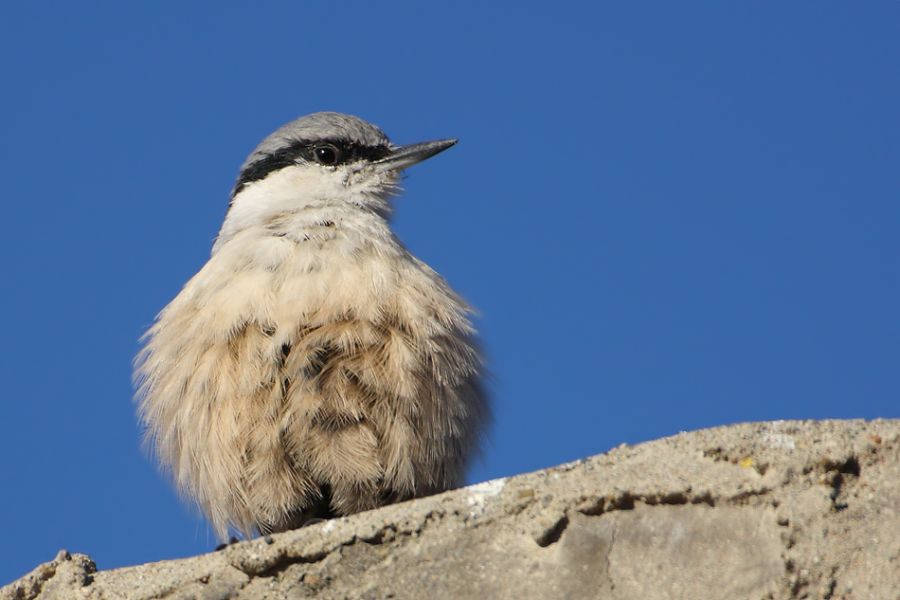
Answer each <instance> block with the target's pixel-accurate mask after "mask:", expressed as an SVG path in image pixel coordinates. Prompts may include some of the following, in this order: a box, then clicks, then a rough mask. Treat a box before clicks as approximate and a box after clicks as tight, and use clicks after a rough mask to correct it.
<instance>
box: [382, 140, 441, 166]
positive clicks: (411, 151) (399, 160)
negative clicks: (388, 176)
mask: <svg viewBox="0 0 900 600" xmlns="http://www.w3.org/2000/svg"><path fill="white" fill-rule="evenodd" d="M456 142H457V140H436V141H434V142H422V143H421V144H410V145H409V146H398V147H396V148H392V149H391V153H390V154H388V155H387V156H385V157H384V158H382V159H380V160H376V161H375V162H374V163H373V164H374V165H375V166H376V167H378V168H380V169H383V170H385V171H401V170H403V169H405V168H407V167H411V166H413V165H414V164H416V163H420V162H422V161H423V160H425V159H426V158H431V157H432V156H434V155H435V154H437V153H439V152H443V151H444V150H446V149H447V148H449V147H450V146H452V145H453V144H455V143H456Z"/></svg>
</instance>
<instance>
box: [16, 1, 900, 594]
mask: <svg viewBox="0 0 900 600" xmlns="http://www.w3.org/2000/svg"><path fill="white" fill-rule="evenodd" d="M0 64H2V73H3V79H4V85H3V93H2V95H0V106H2V109H3V115H4V116H5V118H4V119H3V121H4V125H3V129H4V132H3V143H2V144H0V153H2V157H0V159H2V165H3V174H4V177H3V178H4V181H3V193H4V197H5V200H4V201H3V203H2V207H3V225H4V227H3V235H2V236H0V251H2V256H3V258H4V261H3V262H4V267H3V268H4V273H5V277H4V285H3V293H2V294H0V308H2V312H0V314H2V315H4V316H5V323H4V326H3V328H2V331H3V333H2V340H3V343H2V345H0V352H2V357H0V358H2V360H0V369H2V371H0V375H2V381H3V387H2V390H3V391H2V397H0V424H2V431H3V435H2V436H0V456H3V457H4V460H3V463H2V466H0V475H2V482H3V490H4V491H3V493H2V494H0V515H3V520H4V521H3V525H4V528H3V529H4V535H3V539H2V541H0V583H6V582H8V581H10V580H12V579H13V578H15V577H17V576H19V575H21V574H23V573H24V572H26V571H27V570H29V569H30V568H31V567H32V566H33V565H35V564H36V563H38V562H40V561H44V560H49V559H50V558H52V556H53V554H54V553H55V551H56V550H57V549H59V548H61V547H65V548H67V549H69V550H70V551H79V552H87V553H89V554H91V555H92V556H93V557H94V558H95V559H96V561H97V562H98V565H99V567H100V568H112V567H117V566H123V565H127V564H134V563H139V562H145V561H150V560H159V559H164V558H174V557H178V556H185V555H189V554H193V553H198V552H203V551H207V550H209V549H210V548H211V547H212V546H214V544H215V541H214V539H213V538H212V536H211V534H209V532H208V531H207V528H206V526H205V524H204V523H203V521H202V520H201V519H200V518H199V517H198V516H197V515H196V513H195V512H192V511H191V510H190V509H189V508H188V507H186V506H185V505H184V504H182V503H181V502H180V501H179V500H178V498H177V497H176V495H175V493H174V492H173V490H172V489H171V487H170V486H169V485H168V483H167V482H166V481H165V480H164V479H163V478H162V477H161V476H160V475H159V474H158V473H157V472H156V470H155V469H154V467H153V466H152V465H151V463H150V462H149V461H148V460H147V459H146V457H145V456H144V454H143V453H142V451H141V448H140V444H139V430H138V427H137V425H136V421H135V417H134V410H133V405H132V402H131V394H132V391H131V383H130V371H131V367H130V363H131V359H132V356H133V355H134V353H135V351H136V350H137V339H138V337H139V336H140V335H141V333H142V331H143V330H144V329H145V328H146V327H147V326H148V325H149V324H150V323H151V321H152V319H153V317H154V315H155V314H156V312H157V311H158V310H159V309H160V308H162V307H163V306H164V305H165V304H166V303H167V302H168V301H169V300H170V299H171V298H172V297H173V296H174V295H175V294H176V293H177V292H178V290H179V289H180V287H181V285H182V284H183V283H184V282H185V281H186V280H187V279H188V278H189V277H190V276H191V275H192V274H193V273H194V272H195V271H196V270H197V269H198V268H199V267H200V266H201V265H202V264H203V262H204V261H205V259H206V258H207V257H208V253H209V249H210V245H211V242H212V239H213V236H214V235H215V233H216V231H217V229H218V227H219V225H220V222H221V219H222V217H223V215H224V212H225V207H226V203H227V197H228V192H229V190H230V187H231V185H232V183H233V181H234V178H235V177H236V175H237V169H238V167H239V165H240V164H241V162H242V161H243V159H244V157H245V156H246V155H247V153H249V151H250V150H251V149H252V148H253V147H254V146H255V145H256V143H257V142H258V141H259V140H260V139H261V138H262V137H263V136H265V135H267V134H268V133H269V132H270V131H272V130H273V129H274V128H276V127H277V126H279V125H281V124H282V123H284V122H286V121H289V120H291V119H293V118H295V117H297V116H300V115H303V114H307V113H310V112H314V111H317V110H337V111H342V112H350V113H354V114H358V115H360V116H362V117H364V118H366V119H368V120H370V121H372V122H374V123H376V124H378V125H380V126H381V127H382V128H383V129H384V130H385V131H386V132H387V133H388V134H389V135H390V136H391V138H392V139H393V140H394V141H395V142H398V143H411V142H417V141H422V140H427V139H434V138H443V137H458V138H460V143H459V145H458V146H456V147H454V148H452V149H451V150H449V151H447V152H445V153H443V154H441V155H440V156H439V157H437V158H435V159H433V160H431V161H428V162H427V163H426V164H423V165H420V166H417V167H416V168H414V169H412V170H411V171H410V173H409V177H408V179H407V180H406V182H405V187H406V189H407V193H406V194H405V196H403V197H402V198H401V199H399V200H398V202H397V213H396V219H395V225H396V230H397V232H398V234H399V236H400V237H401V238H402V239H403V240H404V241H405V243H406V244H407V245H408V246H409V247H410V248H411V249H412V250H413V252H414V253H415V254H416V255H418V256H419V257H421V258H422V259H424V260H425V261H426V262H428V263H429V264H431V265H432V266H433V267H435V268H436V269H437V270H438V271H439V272H441V273H442V274H443V275H444V276H445V277H446V278H447V279H448V280H449V281H450V282H451V284H452V285H453V286H454V287H455V288H456V289H457V290H459V291H460V292H461V293H462V294H463V295H464V296H465V297H466V298H467V299H468V300H469V301H470V302H471V303H472V304H474V305H475V306H477V307H478V309H479V310H480V312H481V316H480V318H479V321H478V326H479V329H480V330H481V331H482V334H483V341H484V345H485V348H486V350H487V352H488V355H489V361H490V368H491V370H492V372H493V374H494V383H493V393H494V407H495V408H494V410H495V415H496V418H495V423H494V425H493V428H492V430H491V433H490V438H489V442H488V443H487V445H486V447H485V450H484V454H483V457H482V459H481V460H480V461H478V462H476V464H475V465H474V466H473V469H472V472H471V477H470V479H471V480H472V481H478V480H484V479H487V478H493V477H499V476H504V475H511V474H515V473H521V472H524V471H529V470H534V469H538V468H542V467H546V466H550V465H553V464H556V463H560V462H563V461H568V460H573V459H577V458H580V457H583V456H587V455H591V454H595V453H598V452H602V451H604V450H607V449H609V448H611V447H613V446H615V445H617V444H619V443H622V442H628V443H636V442H640V441H644V440H650V439H653V438H657V437H660V436H664V435H668V434H673V433H676V432H678V431H682V430H692V429H697V428H702V427H709V426H714V425H721V424H727V423H734V422H740V421H755V420H770V419H801V418H816V419H821V418H849V417H865V418H874V417H898V416H900V410H898V396H900V369H898V363H900V319H898V307H900V277H898V275H900V235H898V234H900V202H898V201H900V175H898V173H900V170H898V164H900V111H898V107H900V77H898V76H900V3H898V2H895V1H889V2H887V1H886V2H874V1H873V2H865V3H860V2H836V1H831V2H753V3H748V2H741V3H738V2H721V1H715V2H713V1H709V2H689V3H680V2H679V3H673V2H662V1H660V2H650V1H647V2H627V3H626V2H617V3H595V2H592V3H588V2H584V3H566V2H553V3H549V2H548V3H534V4H531V3H528V2H524V3H523V2H517V3H515V4H509V5H505V6H504V5H502V4H499V3H498V4H492V3H487V2H477V3H467V2H462V3H447V4H445V5H441V6H439V7H438V6H434V5H432V4H429V5H427V6H426V5H425V4H424V3H413V2H409V3H405V4H404V3H390V4H388V3H369V2H366V3H363V2H353V1H348V2H342V3H339V4H338V5H335V4H333V3H325V2H319V3H301V2H261V3H236V2H234V3H230V2H216V3H211V2H210V3H202V2H195V3H175V2H154V3H143V4H139V3H122V2H88V1H85V2H78V3H64V2H41V3H24V2H20V3H5V4H4V6H3V7H2V8H0Z"/></svg>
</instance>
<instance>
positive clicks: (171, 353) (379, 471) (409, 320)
mask: <svg viewBox="0 0 900 600" xmlns="http://www.w3.org/2000/svg"><path fill="white" fill-rule="evenodd" d="M322 139H330V140H334V139H338V140H342V141H343V142H346V143H347V144H357V145H362V146H366V147H373V146H377V145H383V146H389V142H388V140H387V138H386V137H385V136H384V134H383V133H382V132H381V131H380V130H379V129H377V128H375V127H374V126H372V125H370V124H368V123H366V122H365V121H362V120H361V119H358V118H356V117H351V116H348V115H339V114H336V113H318V114H316V115H311V116H309V117H304V118H303V119H298V120H297V121H294V122H293V123H290V124H288V125H286V126H285V127H283V128H281V129H279V130H278V131H276V132H275V133H274V134H272V136H270V137H269V138H267V139H266V140H264V141H263V142H262V143H261V144H260V146H259V147H258V148H257V149H256V150H255V151H254V152H253V154H251V155H250V157H249V158H248V160H247V162H246V163H245V164H244V167H243V168H242V172H245V171H246V170H247V169H248V168H252V167H253V165H254V164H256V165H257V167H258V166H259V161H261V160H266V157H270V156H272V155H273V154H275V153H277V152H279V151H280V150H283V149H284V148H287V147H288V146H291V145H293V146H292V147H300V146H302V145H303V143H305V142H307V141H308V142H310V143H314V142H315V141H316V140H322ZM389 147H390V148H392V149H394V148H396V147H394V146H389ZM308 156H309V154H308V153H307V154H302V155H298V156H297V157H296V159H295V160H293V161H289V162H288V164H286V165H285V166H278V168H275V169H274V170H272V171H271V172H270V173H268V174H266V175H265V177H263V178H261V179H257V180H254V181H251V182H249V183H247V184H246V185H243V186H241V187H240V189H238V188H237V187H236V190H235V194H234V196H233V198H232V204H231V207H230V209H229V212H228V215H227V217H226V220H225V222H224V224H223V226H222V229H221V231H220V233H219V236H218V238H217V240H216V242H215V245H214V248H213V254H212V256H211V258H210V260H209V261H208V262H207V263H206V265H204V266H203V268H202V269H201V270H200V271H199V272H198V273H197V274H196V275H195V276H194V277H193V278H192V279H191V280H190V281H189V282H188V283H187V284H186V285H185V287H184V289H183V290H182V291H181V293H179V294H178V296H176V298H175V299H174V300H172V302H171V303H170V304H169V305H168V306H166V307H165V309H163V310H162V312H161V313H160V314H159V315H158V317H157V320H156V322H155V323H154V324H153V326H152V327H151V328H150V329H149V330H148V332H147V333H146V335H145V336H144V340H145V345H144V347H143V349H142V351H141V353H140V354H139V355H138V357H137V359H136V362H135V377H136V381H137V385H138V394H137V400H138V406H139V414H140V418H141V421H142V423H143V424H144V426H145V427H146V436H147V439H148V441H149V442H150V443H151V444H152V446H153V447H154V449H155V453H156V456H157V457H158V459H159V461H160V463H161V464H162V465H163V466H164V467H165V468H166V469H167V470H168V471H170V472H171V474H172V476H173V478H174V480H175V483H176V484H177V486H178V488H179V489H180V490H181V491H182V492H183V493H184V494H185V495H186V496H188V497H190V498H193V499H194V500H195V501H196V502H197V504H198V505H199V506H200V508H201V509H202V510H203V512H204V513H205V514H206V516H207V517H208V519H209V521H210V522H211V524H212V525H213V527H214V529H215V530H216V532H217V534H218V535H219V536H220V537H222V538H225V537H227V535H228V532H229V529H233V530H237V531H240V532H242V533H243V534H244V535H247V536H249V535H252V534H253V533H254V532H263V533H269V532H275V531H281V530H285V529H289V528H293V527H297V526H299V525H301V524H303V522H305V521H306V520H308V519H309V518H311V517H316V516H330V515H346V514H351V513H354V512H357V511H361V510H366V509H370V508H373V507H376V506H379V505H382V504H385V503H389V502H394V501H398V500H403V499H407V498H412V497H416V496H422V495H427V494H431V493H435V492H439V491H443V490H446V489H448V488H451V487H454V486H456V485H459V484H460V483H461V478H462V475H463V471H464V468H465V465H466V461H467V459H468V458H469V457H470V456H471V455H472V453H473V452H474V451H475V450H476V447H477V441H478V437H479V435H480V433H481V429H482V425H483V424H484V422H485V419H486V417H487V408H486V403H485V399H484V395H483V393H482V389H481V386H480V383H479V376H480V375H479V373H480V370H481V359H480V357H479V354H478V352H477V350H476V347H475V346H474V344H473V341H472V334H473V330H472V326H471V324H470V321H469V318H468V313H469V309H468V307H467V306H466V305H465V303H464V302H463V301H462V300H461V299H460V298H459V297H458V296H457V295H456V294H454V293H453V291H452V290H451V289H450V288H449V287H448V285H447V284H446V283H445V281H444V280H443V279H442V278H441V277H440V276H439V275H438V274H437V273H435V272H434V271H433V270H432V269H430V268H429V267H428V266H427V265H425V264H424V263H422V262H421V261H419V260H417V259H416V258H415V257H413V256H412V255H411V254H410V253H409V252H408V251H407V250H406V248H404V247H403V245H402V244H401V243H400V242H399V240H397V238H396V237H395V236H394V235H393V233H392V232H391V231H390V229H389V226H388V222H387V220H386V219H387V215H388V214H389V208H390V205H389V199H390V197H391V195H392V194H393V193H394V192H395V191H396V189H397V188H396V184H397V179H398V173H397V172H396V171H394V170H390V169H386V168H380V167H379V165H378V164H377V163H373V162H372V161H370V160H366V159H360V160H352V161H349V162H347V163H345V164H339V165H334V166H325V165H321V164H316V163H315V162H314V161H311V160H309V158H308Z"/></svg>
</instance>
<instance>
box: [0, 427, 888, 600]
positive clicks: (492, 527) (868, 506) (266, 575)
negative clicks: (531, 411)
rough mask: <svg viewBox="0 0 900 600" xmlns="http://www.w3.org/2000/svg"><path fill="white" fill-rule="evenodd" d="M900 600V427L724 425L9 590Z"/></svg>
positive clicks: (74, 567) (49, 569)
mask: <svg viewBox="0 0 900 600" xmlns="http://www.w3.org/2000/svg"><path fill="white" fill-rule="evenodd" d="M35 598H40V599H47V600H49V599H66V600H68V599H82V598H90V599H98V600H99V599H115V598H129V599H132V598H133V599H147V600H150V599H162V598H166V599H171V600H175V599H188V598H202V599H210V600H212V599H226V598H241V599H250V598H254V599H257V598H259V599H268V598H272V599H275V598H372V599H377V598H397V599H403V598H426V599H428V600H436V599H440V598H478V599H485V600H486V599H494V598H498V599H503V598H510V599H512V598H515V599H521V598H526V599H527V598H541V599H544V598H609V599H615V600H624V599H641V600H653V599H664V598H665V599H676V598H677V599H686V598H687V599H694V598H697V599H704V600H714V599H719V598H722V599H729V600H734V599H740V598H754V599H756V598H760V599H762V598H768V599H776V598H833V599H849V598H853V599H857V598H858V599H878V600H881V599H890V600H898V599H900V420H876V421H869V422H866V421H822V422H816V421H779V422H772V423H753V424H744V425H734V426H730V427H720V428H716V429H708V430H703V431H697V432H692V433H682V434H679V435H676V436H673V437H670V438H666V439H662V440H658V441H655V442H650V443H646V444H640V445H638V446H620V447H618V448H615V449H614V450H612V451H610V452H608V453H606V454H601V455H598V456H594V457H591V458H588V459H585V460H581V461H578V462H574V463H570V464H566V465H561V466H558V467H554V468H551V469H546V470H544V471H539V472H537V473H530V474H526V475H520V476H518V477H511V478H508V479H498V480H494V481H488V482H485V483H482V484H478V485H474V486H471V487H468V488H464V489H461V490H455V491H452V492H448V493H445V494H440V495H438V496H432V497H430V498H423V499H420V500H416V501H412V502H407V503H404V504H398V505H394V506H389V507H386V508H382V509H379V510H375V511H370V512H366V513H362V514H359V515H355V516H352V517H347V518H342V519H336V520H333V521H328V522H325V523H320V524H318V525H313V526H310V527H306V528H304V529H299V530H296V531H292V532H287V533H284V534H280V535H276V536H273V537H272V538H270V539H268V540H265V539H256V540H252V541H249V542H243V543H240V544H234V545H232V546H230V547H228V548H226V549H225V550H222V551H219V552H213V553H210V554H206V555H202V556H197V557H193V558H187V559H182V560H171V561H162V562H158V563H151V564H146V565H139V566H135V567H127V568H123V569H115V570H111V571H97V570H96V569H95V567H94V564H93V562H92V561H91V560H90V559H89V558H88V557H87V556H84V555H80V554H72V555H70V554H68V553H67V552H65V551H61V552H60V553H59V555H58V556H57V557H56V558H55V559H54V560H53V561H51V562H49V563H46V564H44V565H41V566H39V567H38V568H37V569H35V570H34V571H33V572H31V573H30V574H28V575H26V576H25V577H23V578H22V579H20V580H18V581H16V582H13V583H12V584H10V585H7V586H6V587H4V588H2V589H0V600H12V599H16V600H31V599H35Z"/></svg>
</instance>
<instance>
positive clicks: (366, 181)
mask: <svg viewBox="0 0 900 600" xmlns="http://www.w3.org/2000/svg"><path fill="white" fill-rule="evenodd" d="M455 143H456V140H452V139H451V140H437V141H433V142H423V143H420V144H411V145H408V146H395V145H394V144H391V142H390V140H388V138H387V136H386V135H385V134H384V132H383V131H381V129H379V128H378V127H376V126H374V125H372V124H371V123H368V122H366V121H364V120H362V119H360V118H359V117H355V116H352V115H345V114H341V113H335V112H320V113H314V114H311V115H307V116H305V117H301V118H299V119H297V120H295V121H292V122H290V123H288V124H287V125H284V126H282V127H281V128H280V129H278V130H277V131H275V132H274V133H272V134H271V135H270V136H268V137H267V138H266V139H264V140H263V141H262V142H261V143H260V144H259V146H257V147H256V149H255V150H254V151H253V152H252V153H251V154H250V156H249V157H247V160H246V161H244V164H243V165H242V166H241V171H240V174H239V175H238V179H237V182H236V183H235V186H234V189H233V190H232V192H231V203H230V204H229V209H228V214H227V215H226V218H225V223H224V224H223V226H222V231H221V232H220V233H219V239H218V240H217V242H216V245H217V246H218V245H219V244H220V243H222V242H223V241H225V240H227V239H228V238H230V237H231V236H233V235H234V234H236V233H237V232H239V231H241V230H242V229H245V228H247V227H252V226H257V225H262V224H265V223H266V222H267V221H269V220H271V219H273V218H277V217H279V216H281V215H284V214H288V213H291V212H296V211H299V210H303V209H305V208H311V207H316V206H322V207H325V206H329V205H332V206H333V205H342V204H349V205H353V206H356V207H358V208H360V209H363V210H369V211H372V212H376V213H378V214H381V215H383V216H387V215H388V214H389V212H390V203H389V200H390V197H391V196H392V195H394V194H395V193H396V192H397V191H398V186H397V183H398V181H399V179H400V172H401V171H402V170H403V169H405V168H407V167H410V166H412V165H414V164H416V163H419V162H421V161H423V160H425V159H426V158H430V157H432V156H434V155H435V154H437V153H438V152H441V151H443V150H446V149H447V148H449V147H450V146H452V145H453V144H455Z"/></svg>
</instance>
